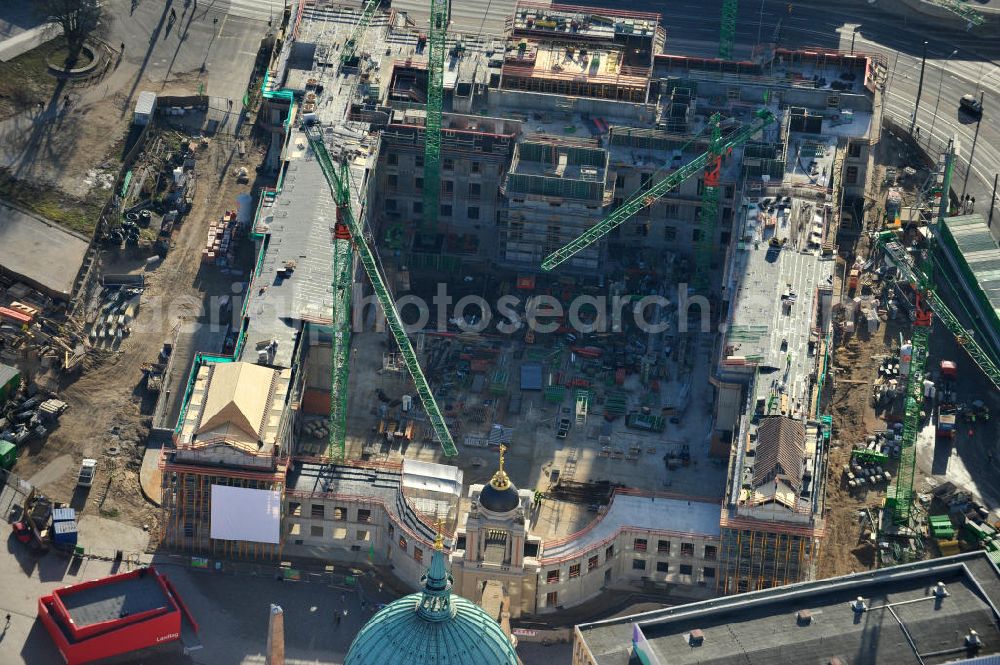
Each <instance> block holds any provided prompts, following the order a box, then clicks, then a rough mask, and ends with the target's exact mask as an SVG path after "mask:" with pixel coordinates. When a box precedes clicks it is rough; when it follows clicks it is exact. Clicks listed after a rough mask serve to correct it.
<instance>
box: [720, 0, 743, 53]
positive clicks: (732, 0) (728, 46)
mask: <svg viewBox="0 0 1000 665" xmlns="http://www.w3.org/2000/svg"><path fill="white" fill-rule="evenodd" d="M738 4H739V3H738V0H722V24H721V25H720V26H719V57H720V58H722V59H723V60H732V59H733V43H734V42H735V41H736V9H737V5H738Z"/></svg>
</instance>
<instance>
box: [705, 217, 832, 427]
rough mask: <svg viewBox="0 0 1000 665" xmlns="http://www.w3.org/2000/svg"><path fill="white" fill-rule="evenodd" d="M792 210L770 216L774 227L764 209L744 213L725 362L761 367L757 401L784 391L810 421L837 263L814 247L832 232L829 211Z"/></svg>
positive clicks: (794, 410) (793, 406)
mask: <svg viewBox="0 0 1000 665" xmlns="http://www.w3.org/2000/svg"><path fill="white" fill-rule="evenodd" d="M786 205H787V206H788V207H787V208H784V212H782V213H781V214H773V215H770V217H773V218H774V222H773V224H771V225H770V226H769V224H770V222H769V221H768V219H766V217H769V216H768V215H766V210H765V209H764V205H763V201H756V202H752V203H750V204H749V205H748V206H746V207H745V208H744V209H745V211H746V220H745V223H744V225H743V237H742V248H741V249H737V250H736V251H737V256H736V257H735V258H734V261H735V265H734V269H733V273H732V274H733V275H734V276H739V281H738V282H736V283H735V284H732V285H730V286H729V294H728V295H729V298H730V300H731V303H732V304H731V306H730V311H731V312H732V319H731V323H730V325H729V328H728V330H727V331H726V338H725V343H724V344H725V349H724V357H727V358H730V359H736V358H745V359H746V360H747V361H748V362H751V363H753V362H756V363H757V364H759V366H760V367H761V369H762V376H761V377H760V380H758V381H757V395H756V396H757V397H758V398H760V397H767V396H768V395H769V394H770V393H771V390H772V388H774V387H775V386H776V385H778V384H784V393H785V394H786V395H788V399H789V411H790V412H791V413H792V414H804V413H805V412H806V411H807V410H808V406H809V389H810V381H809V376H810V374H812V372H813V371H814V370H815V367H816V360H817V358H816V356H815V355H810V353H809V341H810V337H811V336H812V335H813V332H814V329H816V328H818V317H817V316H816V313H817V308H818V307H825V302H824V301H823V300H822V299H821V297H820V296H821V293H820V291H821V290H823V291H825V290H830V289H832V285H833V281H832V280H833V272H834V269H835V262H834V261H833V260H832V257H824V256H822V255H821V252H820V250H819V249H818V247H816V246H815V243H812V238H813V237H814V236H813V231H814V230H815V229H816V227H817V226H818V228H819V231H818V232H819V233H820V234H822V232H823V230H824V225H825V224H829V216H826V218H824V215H823V208H822V206H821V204H819V203H816V202H815V201H805V200H800V199H797V198H791V199H790V200H789V201H788V202H787V204H786ZM775 212H776V213H777V210H775ZM761 213H764V214H761ZM800 224H801V225H802V230H801V231H799V230H798V228H799V225H800ZM771 238H783V239H786V242H785V245H784V247H783V248H781V249H776V248H773V247H770V246H769V241H770V240H771ZM737 240H738V241H739V239H737ZM789 299H791V300H793V302H792V304H791V306H790V309H788V310H784V309H783V306H782V303H783V302H784V301H785V300H789ZM827 320H829V319H827ZM765 368H772V371H771V373H769V374H768V373H764V372H763V370H764V369H765Z"/></svg>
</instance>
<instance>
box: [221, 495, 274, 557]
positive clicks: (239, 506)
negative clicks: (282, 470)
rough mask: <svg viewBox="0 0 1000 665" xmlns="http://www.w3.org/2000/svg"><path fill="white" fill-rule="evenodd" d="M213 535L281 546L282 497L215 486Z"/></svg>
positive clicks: (222, 538) (225, 538) (224, 538)
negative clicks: (279, 544) (279, 543)
mask: <svg viewBox="0 0 1000 665" xmlns="http://www.w3.org/2000/svg"><path fill="white" fill-rule="evenodd" d="M211 536H212V538H214V539H216V540H245V541H249V542H252V543H271V544H274V545H276V544H278V540H279V539H280V536H281V494H280V493H279V492H275V491H272V490H255V489H247V488H244V487H228V486H226V485H212V528H211Z"/></svg>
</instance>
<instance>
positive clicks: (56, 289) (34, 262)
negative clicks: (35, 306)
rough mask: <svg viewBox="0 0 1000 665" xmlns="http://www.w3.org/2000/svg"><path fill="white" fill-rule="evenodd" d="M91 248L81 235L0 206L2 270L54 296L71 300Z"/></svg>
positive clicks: (19, 211) (0, 257)
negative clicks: (84, 259) (74, 285)
mask: <svg viewBox="0 0 1000 665" xmlns="http://www.w3.org/2000/svg"><path fill="white" fill-rule="evenodd" d="M89 244H90V242H89V240H88V239H87V238H84V237H83V236H81V235H79V234H77V233H73V232H72V231H67V230H66V229H63V228H61V227H59V226H57V225H55V224H53V223H52V222H49V221H47V220H45V219H43V218H41V217H38V216H36V215H32V214H31V213H28V212H25V211H24V210H21V209H19V208H15V207H12V206H10V205H9V204H6V203H0V269H2V270H3V271H4V272H7V273H9V274H11V275H13V276H16V277H17V278H18V279H22V280H24V281H26V282H28V283H29V284H31V285H32V286H35V287H37V288H40V289H41V290H42V291H44V292H45V293H47V294H48V295H50V296H54V297H62V298H68V297H69V295H70V293H71V292H72V290H73V282H75V281H76V276H77V274H78V273H79V272H80V266H81V265H82V264H83V258H84V256H85V255H86V253H87V247H88V246H89Z"/></svg>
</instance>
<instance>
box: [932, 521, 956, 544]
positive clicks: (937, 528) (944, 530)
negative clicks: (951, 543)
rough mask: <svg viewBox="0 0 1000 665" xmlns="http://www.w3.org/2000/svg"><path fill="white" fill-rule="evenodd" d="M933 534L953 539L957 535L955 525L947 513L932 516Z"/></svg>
mask: <svg viewBox="0 0 1000 665" xmlns="http://www.w3.org/2000/svg"><path fill="white" fill-rule="evenodd" d="M930 529H931V535H932V536H934V537H935V538H937V539H939V540H951V539H952V538H954V537H955V527H954V526H952V524H951V518H950V517H948V516H947V515H931V516H930Z"/></svg>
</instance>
